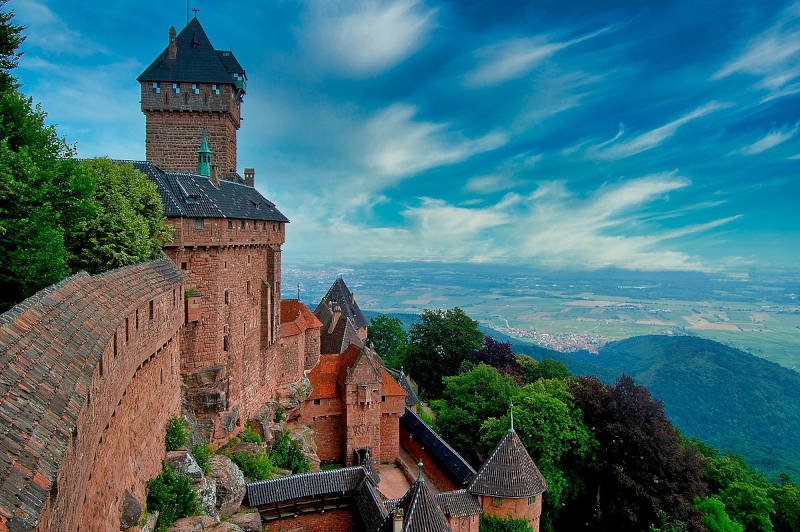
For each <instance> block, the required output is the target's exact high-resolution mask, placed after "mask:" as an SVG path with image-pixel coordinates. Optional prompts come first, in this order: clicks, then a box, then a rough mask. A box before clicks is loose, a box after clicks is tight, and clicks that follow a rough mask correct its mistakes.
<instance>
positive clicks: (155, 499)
mask: <svg viewBox="0 0 800 532" xmlns="http://www.w3.org/2000/svg"><path fill="white" fill-rule="evenodd" d="M147 510H148V511H151V512H153V511H156V512H158V521H156V530H166V529H167V527H169V525H170V524H172V523H173V522H174V521H175V520H176V519H180V518H181V517H186V516H189V515H194V514H196V513H197V512H199V511H200V505H199V504H198V502H197V500H196V498H195V494H194V491H193V490H192V486H191V485H190V484H189V477H187V476H186V475H179V474H177V473H175V471H173V469H172V468H171V467H169V466H167V465H164V466H163V467H162V469H161V473H159V475H158V476H157V477H156V478H154V479H151V480H149V481H148V482H147Z"/></svg>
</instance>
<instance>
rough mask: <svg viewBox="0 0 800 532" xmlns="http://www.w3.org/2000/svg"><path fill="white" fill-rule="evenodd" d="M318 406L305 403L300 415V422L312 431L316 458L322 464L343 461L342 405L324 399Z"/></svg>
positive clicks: (338, 401) (310, 402)
mask: <svg viewBox="0 0 800 532" xmlns="http://www.w3.org/2000/svg"><path fill="white" fill-rule="evenodd" d="M319 403H320V404H318V405H315V404H314V402H313V400H312V401H305V402H304V403H303V407H302V410H301V414H300V422H301V423H305V424H306V425H309V426H311V427H312V428H313V429H314V441H315V442H316V444H317V456H319V459H320V460H322V461H323V462H327V461H335V462H342V461H344V451H345V430H346V421H345V418H344V405H343V403H342V402H341V401H340V400H339V398H338V397H336V398H330V399H327V398H324V399H320V400H319Z"/></svg>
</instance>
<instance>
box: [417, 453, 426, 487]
mask: <svg viewBox="0 0 800 532" xmlns="http://www.w3.org/2000/svg"><path fill="white" fill-rule="evenodd" d="M417 467H419V476H418V477H417V482H425V475H423V474H422V457H421V456H420V458H419V462H418V463H417Z"/></svg>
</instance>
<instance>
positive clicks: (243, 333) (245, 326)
mask: <svg viewBox="0 0 800 532" xmlns="http://www.w3.org/2000/svg"><path fill="white" fill-rule="evenodd" d="M242 336H247V322H245V323H242Z"/></svg>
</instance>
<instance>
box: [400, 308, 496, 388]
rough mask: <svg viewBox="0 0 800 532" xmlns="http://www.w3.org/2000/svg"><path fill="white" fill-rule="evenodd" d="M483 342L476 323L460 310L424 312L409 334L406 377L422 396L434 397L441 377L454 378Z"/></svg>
mask: <svg viewBox="0 0 800 532" xmlns="http://www.w3.org/2000/svg"><path fill="white" fill-rule="evenodd" d="M482 342H483V333H481V332H480V331H479V330H478V322H477V321H475V320H473V319H472V318H470V317H469V316H467V315H466V314H465V313H464V311H463V310H461V309H460V308H458V307H455V308H453V309H450V310H425V311H423V312H422V314H421V315H420V321H419V323H415V324H414V325H412V326H411V329H410V330H409V345H408V355H407V357H406V364H407V365H408V373H409V374H410V375H411V376H412V377H414V379H415V380H416V382H418V383H419V385H420V392H421V393H422V394H423V395H425V396H429V397H437V396H438V395H439V394H440V393H441V391H442V388H443V386H444V385H443V383H442V377H446V376H448V375H455V374H457V373H458V369H459V367H460V366H461V362H463V361H464V360H466V359H467V357H468V356H469V354H470V353H472V352H473V351H476V350H477V349H479V348H480V347H481V343H482Z"/></svg>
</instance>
